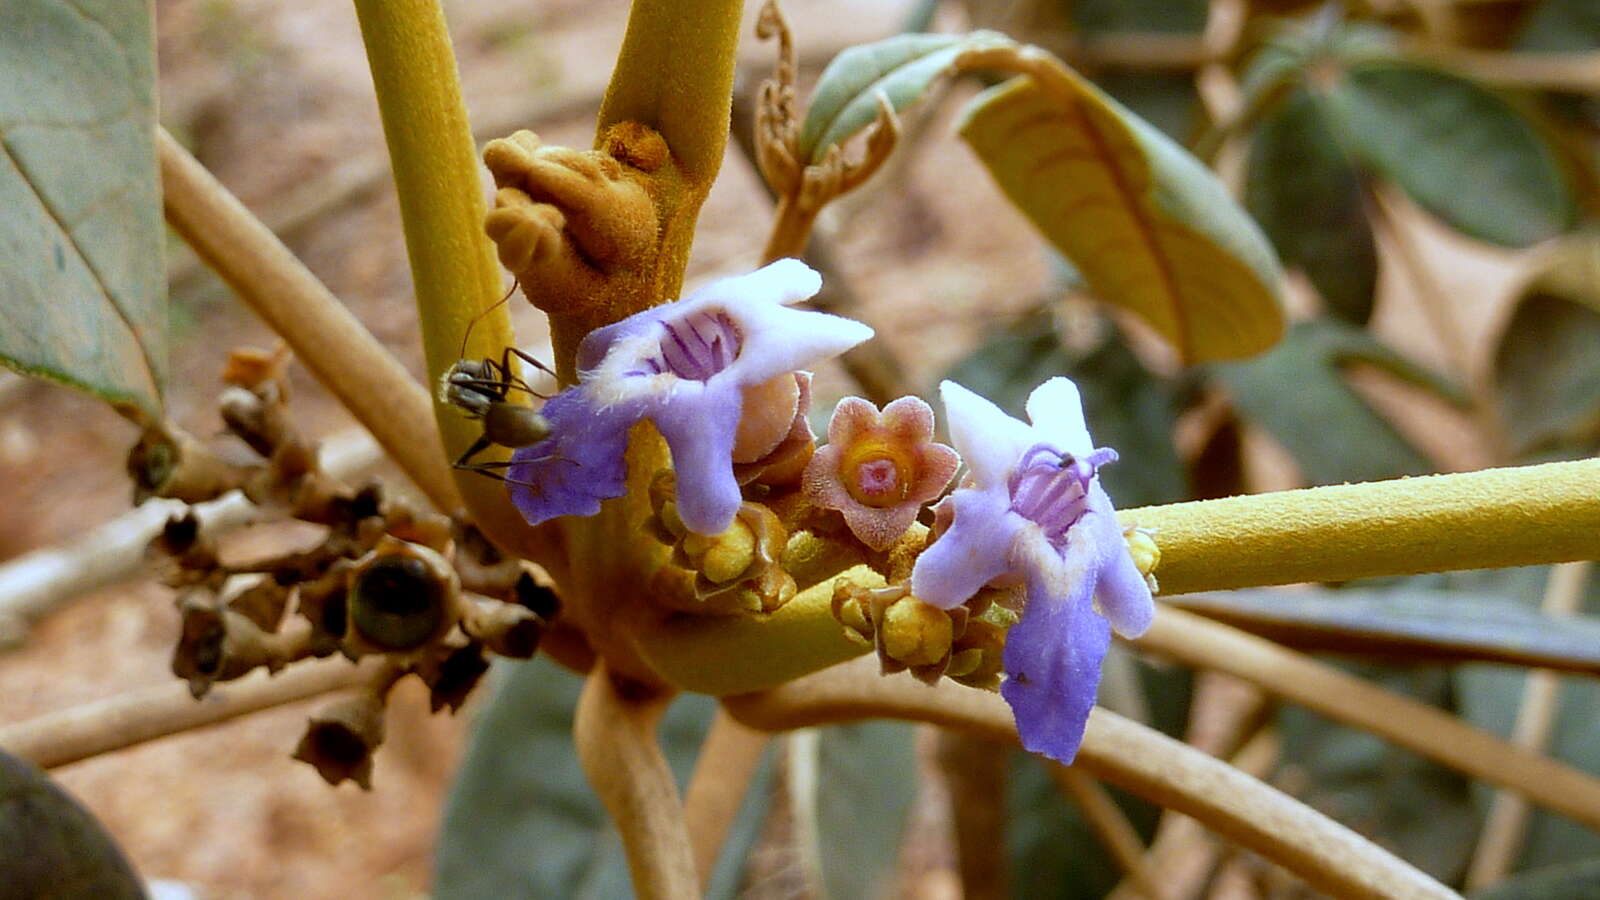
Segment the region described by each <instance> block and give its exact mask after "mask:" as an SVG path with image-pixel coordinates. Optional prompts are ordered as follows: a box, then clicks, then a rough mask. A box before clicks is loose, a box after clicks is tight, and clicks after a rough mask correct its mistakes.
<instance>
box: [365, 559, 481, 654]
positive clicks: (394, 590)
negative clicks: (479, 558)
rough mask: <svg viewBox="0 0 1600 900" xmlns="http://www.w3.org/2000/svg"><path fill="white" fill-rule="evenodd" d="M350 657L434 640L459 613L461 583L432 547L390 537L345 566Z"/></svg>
mask: <svg viewBox="0 0 1600 900" xmlns="http://www.w3.org/2000/svg"><path fill="white" fill-rule="evenodd" d="M346 584H347V587H348V593H347V594H346V599H345V602H346V607H347V610H348V617H349V625H350V628H349V633H348V634H347V635H346V636H345V643H344V646H345V650H346V652H348V653H351V655H356V656H358V655H360V654H362V653H386V652H395V651H407V650H416V649H417V648H419V647H422V646H423V645H425V644H427V643H429V642H430V641H433V640H437V639H438V638H439V637H441V636H443V635H444V633H445V632H447V631H449V630H450V627H451V626H452V625H454V624H455V621H456V618H457V617H458V616H459V609H458V606H459V594H460V590H461V585H460V582H459V580H458V579H457V578H456V574H455V571H454V570H453V569H452V568H451V567H450V564H449V563H448V562H446V561H445V559H444V557H442V556H440V555H439V554H438V553H436V552H434V551H433V550H430V549H428V548H427V547H424V546H422V545H420V544H411V543H407V542H405V541H402V540H398V539H396V538H393V537H385V538H384V539H383V540H381V541H379V542H378V546H377V547H376V548H375V549H374V550H373V551H372V552H371V553H368V554H367V555H366V556H365V557H362V559H361V560H360V561H359V562H357V563H356V564H355V566H353V567H352V568H351V569H350V574H349V578H348V581H347V582H346Z"/></svg>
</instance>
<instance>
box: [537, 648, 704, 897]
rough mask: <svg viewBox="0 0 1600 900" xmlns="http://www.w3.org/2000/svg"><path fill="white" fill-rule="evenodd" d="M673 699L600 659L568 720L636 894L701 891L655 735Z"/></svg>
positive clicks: (679, 804)
mask: <svg viewBox="0 0 1600 900" xmlns="http://www.w3.org/2000/svg"><path fill="white" fill-rule="evenodd" d="M671 699H672V695H671V694H660V693H649V694H642V695H639V694H637V693H636V692H635V691H634V690H633V686H631V685H625V684H623V683H621V682H619V681H618V680H617V678H616V676H615V675H613V674H612V673H611V672H610V670H608V669H607V668H606V667H605V665H604V664H603V663H601V664H598V665H596V666H595V668H594V670H593V671H592V672H590V673H589V677H588V678H587V679H585V680H584V683H583V693H582V694H580V695H579V697H578V711H577V720H576V721H575V722H574V723H573V737H574V739H575V741H576V743H577V747H578V761H579V762H581V763H582V764H583V771H584V774H586V775H588V776H589V784H590V785H592V786H593V787H594V790H595V793H596V794H598V795H599V797H600V802H601V803H603V804H604V805H605V807H606V810H607V811H608V812H610V813H611V821H612V822H614V823H615V824H616V826H617V830H618V831H619V832H621V834H622V846H623V849H624V850H625V851H626V852H627V854H628V871H629V872H630V873H631V874H632V876H633V892H634V895H635V896H636V897H639V898H642V900H651V898H656V897H660V898H667V900H671V898H680V897H694V896H697V895H698V894H699V892H700V880H699V878H697V877H696V875H695V867H694V849H693V848H692V847H691V845H690V840H689V832H688V829H687V827H686V825H685V822H684V815H683V804H682V802H681V801H680V800H679V798H678V787H677V784H676V783H675V782H674V781H673V777H672V770H671V769H670V768H668V767H667V760H666V757H664V756H662V755H661V746H660V744H658V743H657V741H656V725H657V723H658V722H660V720H661V714H662V713H663V712H664V711H665V710H666V708H667V704H668V703H669V702H671ZM532 849H533V848H529V850H530V852H531V851H532Z"/></svg>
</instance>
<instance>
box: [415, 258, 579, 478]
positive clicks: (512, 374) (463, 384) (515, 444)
mask: <svg viewBox="0 0 1600 900" xmlns="http://www.w3.org/2000/svg"><path fill="white" fill-rule="evenodd" d="M516 290H517V285H516V284H515V283H514V282H513V283H512V285H511V290H510V291H508V292H507V293H506V295H505V296H504V297H501V298H500V299H499V300H498V301H497V302H496V303H495V304H494V305H493V306H491V307H489V308H488V309H485V310H484V311H483V312H481V313H478V314H477V315H476V316H474V317H473V319H472V321H471V322H470V323H468V324H467V331H466V334H464V335H462V336H461V353H462V354H463V355H464V354H465V353H466V352H467V339H468V338H469V337H471V335H472V329H473V327H475V326H476V325H477V324H478V320H479V319H481V318H483V317H484V316H486V315H488V314H489V313H490V312H492V311H493V310H495V309H496V308H497V307H499V306H500V304H502V303H505V302H506V301H507V300H510V299H511V295H512V294H514V293H516ZM513 356H515V357H516V358H518V359H520V360H522V361H523V362H526V363H527V364H528V365H531V366H533V367H534V368H536V369H538V370H539V371H541V372H550V374H552V375H554V374H555V373H554V372H551V370H550V367H549V366H546V365H545V364H544V363H542V362H540V361H538V360H537V359H534V358H533V357H532V356H529V355H528V354H526V353H524V352H522V351H521V350H518V349H517V348H515V347H507V348H506V349H505V351H504V352H503V353H501V354H500V359H499V360H495V359H493V358H484V359H478V360H474V359H460V360H458V361H457V362H456V364H455V365H453V366H451V367H450V368H449V369H448V370H446V371H445V373H444V377H442V378H440V379H439V396H440V399H442V400H443V401H444V402H445V403H448V404H449V405H451V406H454V407H455V408H456V409H459V410H461V411H462V412H463V413H465V414H466V416H467V418H469V419H477V420H479V421H481V422H483V434H481V435H479V436H478V439H477V440H476V441H473V442H472V446H470V447H468V448H467V450H466V452H465V453H462V454H461V455H460V456H459V457H457V458H456V461H455V462H454V463H451V465H452V466H453V467H454V468H457V469H464V470H466V471H468V472H477V473H478V474H480V475H487V476H489V477H490V478H495V479H498V480H500V481H504V482H506V483H508V484H524V485H527V486H528V487H537V486H538V485H533V484H528V483H527V482H522V481H517V480H515V479H512V478H508V477H506V475H505V474H504V473H503V472H500V471H498V470H500V469H505V468H509V467H510V466H511V465H512V463H511V461H510V460H501V461H490V460H484V461H479V462H473V457H475V456H477V455H478V454H480V453H482V452H483V451H485V450H487V449H489V448H490V447H492V446H500V447H508V448H510V449H513V450H516V449H520V448H522V447H530V446H532V445H534V444H537V443H539V442H540V441H542V440H544V439H545V438H547V437H549V436H550V431H551V428H550V421H549V420H548V419H546V418H545V417H544V416H543V415H541V414H540V413H539V412H538V411H537V410H535V409H532V408H530V407H527V406H523V405H521V404H519V403H513V402H511V401H510V400H508V399H506V398H507V397H508V396H509V395H510V393H511V391H513V390H518V391H523V392H525V393H528V394H532V395H533V396H535V397H538V398H540V399H542V400H548V399H549V397H547V396H545V395H544V394H541V393H539V392H538V391H536V390H534V389H533V388H531V387H529V386H528V383H527V382H526V381H524V380H523V379H522V378H521V377H520V376H519V375H517V373H516V369H515V366H516V364H515V363H514V362H513V361H512V357H513Z"/></svg>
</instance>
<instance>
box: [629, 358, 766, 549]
mask: <svg viewBox="0 0 1600 900" xmlns="http://www.w3.org/2000/svg"><path fill="white" fill-rule="evenodd" d="M714 381H715V379H713V382H712V383H707V384H705V385H700V384H690V383H680V384H679V385H678V386H677V390H675V391H674V392H673V396H672V397H671V399H670V400H669V401H667V402H665V403H662V404H661V405H660V407H659V408H658V409H656V411H655V412H653V413H652V414H651V415H650V420H651V421H652V422H654V423H655V426H656V430H657V431H660V432H661V436H662V437H663V438H666V441H667V446H668V447H670V448H671V449H672V468H673V470H674V471H675V472H676V473H677V479H678V498H677V502H678V517H679V518H681V519H683V524H684V525H686V526H687V527H688V528H689V530H690V531H693V532H694V533H696V534H704V535H717V534H721V533H722V532H724V531H727V530H728V526H729V525H732V524H733V517H734V514H735V513H737V512H738V511H739V504H740V503H741V502H743V498H742V497H741V496H740V494H739V482H738V481H737V480H735V478H734V477H733V441H734V434H735V432H737V431H738V428H739V414H740V412H741V408H742V406H743V398H742V397H741V395H740V393H739V388H738V386H737V385H735V384H733V383H731V382H725V383H723V384H722V385H716V384H715V383H714Z"/></svg>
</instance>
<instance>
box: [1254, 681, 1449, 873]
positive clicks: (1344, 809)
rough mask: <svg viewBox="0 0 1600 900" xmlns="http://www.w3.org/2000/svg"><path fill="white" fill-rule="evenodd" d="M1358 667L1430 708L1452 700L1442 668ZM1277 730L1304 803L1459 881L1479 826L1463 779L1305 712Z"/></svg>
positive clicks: (1291, 709) (1297, 710)
mask: <svg viewBox="0 0 1600 900" xmlns="http://www.w3.org/2000/svg"><path fill="white" fill-rule="evenodd" d="M1355 668H1356V674H1358V675H1361V676H1362V677H1364V678H1366V679H1368V680H1370V681H1375V682H1377V683H1378V684H1379V686H1381V687H1383V688H1385V689H1387V690H1390V691H1394V692H1397V693H1401V694H1404V695H1407V696H1410V697H1412V698H1413V699H1416V700H1420V701H1422V702H1424V703H1430V704H1434V705H1438V704H1442V703H1444V702H1445V701H1447V700H1448V699H1449V697H1450V681H1449V674H1448V673H1447V672H1445V671H1442V670H1440V669H1438V668H1424V667H1415V666H1408V667H1405V668H1395V669H1384V668H1380V667H1376V666H1360V667H1355ZM1278 725H1279V729H1280V732H1281V733H1282V735H1283V753H1282V758H1283V759H1284V760H1285V761H1286V762H1288V763H1290V764H1292V766H1293V770H1292V771H1293V772H1295V773H1297V774H1296V777H1294V778H1293V780H1294V781H1295V782H1298V783H1299V784H1302V785H1304V789H1303V791H1302V792H1299V795H1298V798H1299V799H1300V800H1303V801H1305V802H1306V803H1307V804H1309V805H1310V806H1312V807H1314V808H1316V809H1318V810H1320V811H1322V812H1323V813H1326V814H1327V815H1329V816H1330V817H1332V818H1333V819H1334V820H1336V821H1338V822H1341V823H1343V824H1345V825H1348V826H1350V827H1351V828H1353V829H1355V830H1356V831H1358V832H1360V833H1361V834H1364V835H1366V836H1367V837H1369V838H1372V839H1373V840H1374V841H1376V842H1377V843H1379V844H1380V845H1382V846H1384V847H1386V848H1388V849H1389V850H1391V851H1393V852H1394V853H1395V854H1396V855H1398V856H1399V857H1400V858H1402V859H1404V860H1406V861H1407V862H1409V863H1411V864H1412V865H1415V866H1416V867H1418V868H1419V869H1421V870H1423V871H1424V872H1427V873H1428V874H1430V875H1432V876H1434V877H1435V878H1438V879H1441V880H1443V881H1444V882H1445V883H1447V884H1448V883H1450V882H1452V881H1454V880H1456V878H1458V877H1459V876H1460V874H1461V872H1462V871H1463V869H1464V868H1465V867H1466V864H1467V860H1468V858H1469V857H1470V856H1471V853H1472V847H1473V839H1474V838H1475V837H1476V835H1477V832H1478V827H1479V821H1478V812H1477V809H1476V807H1475V805H1474V803H1473V800H1472V794H1471V790H1470V784H1469V782H1468V780H1467V779H1466V778H1465V777H1464V776H1462V775H1461V774H1459V773H1457V772H1452V771H1450V770H1448V769H1445V768H1443V767H1441V766H1438V765H1435V764H1434V763H1431V762H1429V761H1427V760H1424V759H1422V758H1421V757H1419V756H1417V755H1416V754H1414V753H1411V752H1410V751H1407V750H1402V749H1400V748H1398V747H1396V746H1394V745H1393V744H1390V743H1388V742H1387V741H1384V740H1383V739H1382V738H1379V737H1376V736H1374V735H1371V734H1367V733H1364V732H1360V731H1355V730H1352V729H1350V728H1347V727H1344V726H1342V725H1338V724H1335V723H1332V722H1329V721H1327V720H1326V719H1323V718H1321V717H1319V716H1317V715H1315V714H1314V713H1311V712H1310V711H1308V710H1306V709H1304V708H1302V707H1296V706H1286V707H1284V708H1283V709H1282V710H1281V711H1280V713H1279V716H1278ZM1286 774H1288V773H1287V772H1286Z"/></svg>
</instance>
